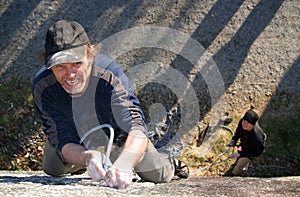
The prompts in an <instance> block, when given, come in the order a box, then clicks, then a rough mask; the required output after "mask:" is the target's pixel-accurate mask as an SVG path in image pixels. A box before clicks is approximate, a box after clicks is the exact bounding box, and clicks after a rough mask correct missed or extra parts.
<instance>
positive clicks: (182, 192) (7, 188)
mask: <svg viewBox="0 0 300 197" xmlns="http://www.w3.org/2000/svg"><path fill="white" fill-rule="evenodd" d="M299 184H300V177H282V178H241V177H232V178H229V177H226V178H225V177H191V178H188V179H174V180H172V181H171V182H169V183H164V184H153V183H149V182H135V183H132V185H131V186H130V187H129V188H127V189H120V190H117V189H112V188H109V187H106V186H105V183H104V182H94V181H92V180H91V179H90V178H89V177H88V176H87V175H86V174H83V175H76V176H66V177H61V178H55V177H50V176H47V175H45V174H44V173H42V172H8V171H0V195H1V196H273V197H275V196H290V197H293V196H299V192H300V189H299Z"/></svg>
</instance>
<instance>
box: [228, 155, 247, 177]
mask: <svg viewBox="0 0 300 197" xmlns="http://www.w3.org/2000/svg"><path fill="white" fill-rule="evenodd" d="M249 163H250V159H249V158H247V157H240V158H239V159H238V161H237V164H236V166H235V167H234V168H233V171H232V175H234V176H242V175H243V174H244V173H245V172H247V170H248V167H249Z"/></svg>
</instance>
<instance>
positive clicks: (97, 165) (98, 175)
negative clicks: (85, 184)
mask: <svg viewBox="0 0 300 197" xmlns="http://www.w3.org/2000/svg"><path fill="white" fill-rule="evenodd" d="M89 153H90V154H91V157H90V160H89V162H88V167H87V169H88V175H89V176H90V177H91V178H92V179H93V180H94V181H100V180H103V179H104V176H105V175H106V172H105V170H104V169H103V163H104V161H105V156H104V155H103V154H102V153H101V152H98V151H95V150H89Z"/></svg>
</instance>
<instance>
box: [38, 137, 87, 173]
mask: <svg viewBox="0 0 300 197" xmlns="http://www.w3.org/2000/svg"><path fill="white" fill-rule="evenodd" d="M42 168H43V171H44V172H45V173H46V174H48V175H51V176H62V175H65V174H68V173H73V172H77V171H79V170H82V169H85V168H86V167H84V166H78V165H71V164H65V163H64V162H63V161H62V160H61V158H60V156H59V155H58V154H57V151H56V148H55V147H54V146H52V145H51V144H50V143H49V141H48V140H47V141H46V145H45V148H44V155H43V164H42Z"/></svg>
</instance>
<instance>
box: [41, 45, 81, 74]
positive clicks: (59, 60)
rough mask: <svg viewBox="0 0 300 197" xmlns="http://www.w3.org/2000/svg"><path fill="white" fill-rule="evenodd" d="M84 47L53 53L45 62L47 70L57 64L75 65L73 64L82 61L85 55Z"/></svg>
mask: <svg viewBox="0 0 300 197" xmlns="http://www.w3.org/2000/svg"><path fill="white" fill-rule="evenodd" d="M85 47H86V46H80V47H76V48H72V49H68V50H64V51H59V52H57V53H54V54H53V55H52V56H50V57H49V58H48V60H47V63H46V66H47V69H50V68H52V67H53V66H54V65H57V64H63V63H75V62H80V61H82V60H83V58H84V54H85Z"/></svg>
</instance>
